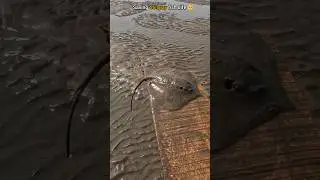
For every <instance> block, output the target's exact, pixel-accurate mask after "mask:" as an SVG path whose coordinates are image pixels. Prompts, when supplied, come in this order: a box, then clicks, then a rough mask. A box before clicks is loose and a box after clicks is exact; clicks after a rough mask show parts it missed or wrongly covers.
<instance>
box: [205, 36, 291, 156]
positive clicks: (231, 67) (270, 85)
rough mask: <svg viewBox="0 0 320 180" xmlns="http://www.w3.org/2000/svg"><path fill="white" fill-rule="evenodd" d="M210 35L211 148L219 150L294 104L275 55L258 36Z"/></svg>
mask: <svg viewBox="0 0 320 180" xmlns="http://www.w3.org/2000/svg"><path fill="white" fill-rule="evenodd" d="M233 32H234V31H233ZM211 36H212V37H214V40H213V45H212V46H211V48H212V49H211V50H212V52H211V54H212V56H214V64H213V65H212V67H211V76H212V77H211V79H212V80H211V81H212V84H213V85H212V86H211V87H212V90H213V91H214V99H213V101H212V102H213V103H212V112H213V116H212V117H213V118H212V119H211V132H212V135H213V144H212V149H213V150H214V151H220V150H223V149H225V148H227V147H229V146H230V145H232V144H234V143H235V142H237V140H239V139H240V138H241V137H243V136H245V135H246V134H247V133H248V132H249V131H250V130H252V129H254V128H256V127H258V126H259V125H261V124H263V123H265V122H267V121H270V120H272V119H273V118H274V117H275V116H277V115H278V114H279V113H282V112H284V111H288V110H293V109H294V105H293V103H292V102H291V101H290V100H289V98H288V96H287V94H286V92H285V90H284V89H283V88H282V87H281V84H280V78H279V77H278V74H277V71H278V70H277V65H276V59H275V56H274V55H273V54H272V52H271V50H270V48H269V46H268V45H267V44H266V43H265V42H264V41H263V40H262V39H261V38H260V37H259V36H258V35H256V34H253V33H246V32H244V33H240V32H237V33H228V31H223V33H218V32H217V31H216V32H214V33H213V34H212V35H211Z"/></svg>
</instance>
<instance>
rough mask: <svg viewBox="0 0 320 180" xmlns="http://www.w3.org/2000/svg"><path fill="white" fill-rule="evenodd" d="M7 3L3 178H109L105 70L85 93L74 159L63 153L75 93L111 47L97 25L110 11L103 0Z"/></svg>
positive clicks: (0, 52)
mask: <svg viewBox="0 0 320 180" xmlns="http://www.w3.org/2000/svg"><path fill="white" fill-rule="evenodd" d="M1 3H2V5H5V6H1V7H5V8H1V9H2V10H5V11H2V12H4V13H2V18H1V19H2V21H1V27H2V29H1V32H0V34H1V35H0V36H1V42H0V44H1V48H0V59H1V60H0V62H1V63H0V72H1V76H0V94H1V96H0V102H1V118H0V129H1V131H0V134H1V135H0V152H1V153H0V154H1V155H0V167H1V168H0V179H3V180H15V179H17V180H20V179H48V180H49V179H53V180H56V179H106V178H108V174H109V173H108V168H107V167H108V166H107V157H108V153H107V152H108V147H107V145H106V143H105V142H106V139H107V135H108V133H107V132H108V128H109V127H108V124H109V123H108V122H107V119H108V118H106V117H105V116H106V115H107V114H108V113H107V112H108V106H107V97H108V94H107V92H108V91H107V89H106V86H104V84H106V81H105V73H107V72H106V71H104V72H101V73H100V74H99V75H98V77H97V78H95V79H94V80H93V81H92V82H91V83H90V85H89V87H88V88H87V89H86V90H85V92H84V93H83V95H82V97H81V99H80V103H79V106H78V108H77V110H76V113H75V117H74V125H73V127H72V137H71V141H72V142H71V151H72V153H73V158H71V159H67V158H66V157H65V156H64V153H65V133H66V125H67V118H68V113H69V112H68V110H69V99H70V97H71V93H72V90H74V89H75V88H76V87H77V86H78V85H79V84H80V83H81V81H82V80H83V78H84V77H85V76H86V74H87V73H88V71H89V70H90V69H91V67H92V66H93V65H94V64H95V63H96V61H97V60H98V58H99V56H101V55H103V54H104V52H105V48H106V47H107V46H106V44H105V35H104V33H103V32H102V31H100V30H99V29H98V28H97V26H98V25H99V24H103V23H106V21H108V18H107V17H108V16H107V14H108V13H109V11H108V10H106V9H105V8H104V5H103V2H101V1H99V0H98V1H55V2H54V1H37V0H30V1H29V0H27V1H2V2H1ZM3 3H5V4H3ZM9 3H10V4H9Z"/></svg>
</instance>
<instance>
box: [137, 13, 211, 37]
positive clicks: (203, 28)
mask: <svg viewBox="0 0 320 180" xmlns="http://www.w3.org/2000/svg"><path fill="white" fill-rule="evenodd" d="M134 21H135V22H136V23H137V24H138V25H140V26H142V27H145V28H151V29H171V30H174V31H178V32H185V33H190V34H200V35H209V34H210V27H209V26H208V24H210V19H203V18H197V19H192V20H183V19H179V18H177V17H175V16H174V14H169V13H161V14H142V15H139V16H138V17H136V18H135V19H134Z"/></svg>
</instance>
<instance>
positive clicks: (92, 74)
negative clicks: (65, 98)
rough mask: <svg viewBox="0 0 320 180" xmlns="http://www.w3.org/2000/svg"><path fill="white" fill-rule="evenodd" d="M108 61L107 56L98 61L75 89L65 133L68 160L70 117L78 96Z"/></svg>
mask: <svg viewBox="0 0 320 180" xmlns="http://www.w3.org/2000/svg"><path fill="white" fill-rule="evenodd" d="M109 61H110V57H109V56H108V55H105V56H104V57H103V58H102V59H100V60H99V62H98V63H97V64H96V65H95V66H94V67H93V69H92V70H91V71H90V73H89V74H88V75H87V77H86V78H85V79H84V80H83V81H82V83H81V84H80V85H79V87H78V88H77V89H76V91H75V93H74V95H73V97H72V100H71V102H72V103H71V109H70V114H69V118H68V125H67V133H66V156H67V157H68V158H69V157H71V156H70V134H71V125H72V117H73V115H74V111H75V109H76V106H77V104H78V102H79V98H80V95H81V94H82V92H83V91H84V90H85V88H86V87H87V86H88V84H89V82H90V81H91V79H93V78H94V77H95V76H96V75H97V74H98V73H99V72H100V71H101V70H102V68H103V67H104V66H105V65H106V64H108V63H109Z"/></svg>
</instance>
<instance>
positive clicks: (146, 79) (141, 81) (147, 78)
mask: <svg viewBox="0 0 320 180" xmlns="http://www.w3.org/2000/svg"><path fill="white" fill-rule="evenodd" d="M152 79H154V77H145V78H143V79H141V80H140V82H139V83H138V85H137V86H136V87H135V88H134V90H133V94H132V96H131V101H130V110H131V111H132V110H133V98H134V95H135V93H136V91H137V89H138V88H139V86H141V84H142V83H143V82H145V81H150V80H152Z"/></svg>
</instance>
